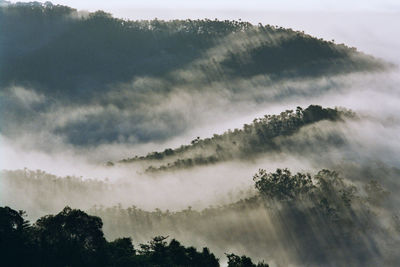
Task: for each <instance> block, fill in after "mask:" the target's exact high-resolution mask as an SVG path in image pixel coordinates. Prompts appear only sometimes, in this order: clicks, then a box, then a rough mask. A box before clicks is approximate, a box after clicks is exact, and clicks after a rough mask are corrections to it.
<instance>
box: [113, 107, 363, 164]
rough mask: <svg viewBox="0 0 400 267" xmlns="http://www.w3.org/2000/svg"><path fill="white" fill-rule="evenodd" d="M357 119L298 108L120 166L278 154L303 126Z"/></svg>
mask: <svg viewBox="0 0 400 267" xmlns="http://www.w3.org/2000/svg"><path fill="white" fill-rule="evenodd" d="M354 116H355V115H354V114H353V113H352V112H350V111H345V110H338V109H330V108H322V107H321V106H317V105H310V106H309V107H307V108H306V109H304V110H303V109H302V108H301V107H298V108H297V109H296V111H295V112H294V111H293V110H286V111H284V112H282V113H281V114H280V115H265V116H264V118H260V119H255V120H254V121H253V123H251V124H245V125H244V127H243V129H235V130H234V131H232V130H228V131H227V132H225V133H223V134H221V135H218V134H214V136H213V137H212V138H206V139H200V138H199V137H197V138H196V139H194V140H193V141H192V142H191V144H190V145H182V146H181V147H179V148H177V149H170V148H167V149H165V150H164V151H162V152H152V153H149V154H148V155H147V156H141V157H139V156H135V157H133V158H128V159H123V160H121V161H119V163H135V162H141V163H144V164H146V165H148V167H147V169H146V171H148V172H156V171H166V170H177V169H183V168H190V167H194V166H197V165H207V164H215V163H217V162H222V161H227V160H233V159H240V160H249V159H252V158H256V157H257V156H258V155H260V154H261V153H266V152H276V151H279V150H280V149H281V147H280V146H279V144H278V143H277V142H275V141H276V138H279V137H287V136H292V135H294V134H295V133H297V132H298V131H299V130H300V129H301V128H302V127H305V126H307V125H311V124H314V123H317V122H319V121H323V120H329V121H339V120H342V119H343V118H345V117H354ZM152 164H154V165H152ZM108 165H110V166H112V165H114V163H112V162H108Z"/></svg>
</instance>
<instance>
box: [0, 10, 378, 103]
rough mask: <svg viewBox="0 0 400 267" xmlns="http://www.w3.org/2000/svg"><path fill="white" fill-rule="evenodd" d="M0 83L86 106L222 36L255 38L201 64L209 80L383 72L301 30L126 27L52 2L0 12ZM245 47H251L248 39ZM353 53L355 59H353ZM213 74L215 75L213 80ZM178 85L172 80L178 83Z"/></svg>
mask: <svg viewBox="0 0 400 267" xmlns="http://www.w3.org/2000/svg"><path fill="white" fill-rule="evenodd" d="M0 25H2V27H1V35H0V36H1V37H0V38H1V39H0V40H1V42H0V45H1V47H0V51H1V54H0V60H1V66H7V67H6V68H5V67H1V72H0V84H1V85H8V84H33V85H38V88H39V89H40V90H42V91H44V92H45V93H46V94H47V95H49V96H53V97H60V96H62V97H64V98H65V99H70V100H71V101H72V102H76V101H84V100H85V101H86V100H89V99H90V98H92V97H94V96H96V95H97V94H99V93H102V92H105V91H107V90H109V87H108V86H109V85H110V84H112V83H116V82H126V81H131V80H132V79H133V78H134V77H138V76H143V75H146V76H157V77H164V78H166V79H167V80H173V79H174V76H173V75H169V73H171V72H172V71H174V70H177V69H180V68H183V67H185V66H186V65H188V64H189V63H191V62H194V60H196V59H198V58H201V57H202V56H203V55H204V52H205V51H207V50H208V49H209V48H212V47H214V46H216V45H218V44H220V43H221V42H222V40H223V38H225V37H227V36H229V35H232V34H237V35H239V34H241V36H240V38H248V39H249V40H250V39H251V38H253V39H254V36H256V37H257V38H255V39H257V40H258V41H257V42H256V43H261V44H260V45H256V46H254V45H252V44H251V43H249V44H248V45H246V46H245V49H244V50H243V51H240V52H239V53H237V52H235V51H234V50H233V48H231V49H230V52H229V53H228V56H227V58H226V59H224V60H222V61H215V60H214V61H213V64H211V65H210V64H208V65H201V66H199V68H200V69H201V70H202V71H204V72H205V73H206V75H207V77H208V79H209V81H212V80H215V79H220V78H221V77H222V78H226V77H248V76H254V75H258V74H269V75H272V76H277V77H280V76H288V75H291V76H293V75H296V74H298V75H302V76H305V75H311V76H316V75H321V74H324V73H335V72H348V71H357V70H368V69H375V68H379V67H382V66H381V64H380V63H378V62H377V61H374V59H372V58H367V57H366V56H360V54H358V53H357V52H356V51H355V49H350V48H348V47H346V46H344V45H335V44H334V43H332V42H327V41H323V40H320V39H316V38H312V37H311V36H309V35H306V34H304V33H302V32H295V31H293V30H290V29H283V28H277V27H272V26H269V25H267V26H263V25H259V26H253V25H251V24H250V23H247V22H240V21H228V20H226V21H218V20H208V19H205V20H173V21H169V22H166V21H161V20H157V19H155V20H152V21H127V20H122V19H117V18H113V17H112V16H111V15H110V14H108V13H105V12H103V11H97V12H94V13H90V14H87V15H82V14H80V13H78V12H77V10H75V9H72V8H69V7H66V6H61V5H52V4H51V3H46V4H40V3H27V4H21V3H20V4H9V5H4V6H1V7H0ZM249 42H250V41H249ZM352 55H359V57H358V58H355V57H353V56H352ZM216 74H218V75H217V76H216ZM175 82H176V81H175Z"/></svg>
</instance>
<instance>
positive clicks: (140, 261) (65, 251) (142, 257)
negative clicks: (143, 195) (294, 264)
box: [0, 207, 268, 267]
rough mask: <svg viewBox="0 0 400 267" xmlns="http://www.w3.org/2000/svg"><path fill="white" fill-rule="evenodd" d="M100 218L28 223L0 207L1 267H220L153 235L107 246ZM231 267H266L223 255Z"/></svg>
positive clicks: (76, 215)
mask: <svg viewBox="0 0 400 267" xmlns="http://www.w3.org/2000/svg"><path fill="white" fill-rule="evenodd" d="M102 225H103V223H102V221H101V219H100V218H98V217H95V216H90V215H88V214H86V213H85V212H83V211H81V210H74V209H71V208H69V207H66V208H64V209H63V210H62V211H61V212H60V213H58V214H57V215H47V216H44V217H42V218H40V219H38V220H37V221H36V223H35V224H33V225H31V224H30V223H29V222H28V221H26V220H25V219H24V212H23V211H16V210H13V209H11V208H9V207H0V255H1V264H2V265H4V266H9V267H12V266H42V267H45V266H51V267H55V266H60V267H61V266H62V267H64V266H71V267H77V266H110V267H122V266H126V267H127V266H160V267H161V266H165V267H167V266H168V267H170V266H176V267H178V266H182V267H183V266H199V267H203V266H210V267H212V266H219V262H218V259H217V258H216V257H215V256H214V254H212V253H211V252H210V251H209V250H208V248H203V250H202V251H201V252H198V251H197V250H196V249H195V248H193V247H184V246H182V245H181V244H180V243H179V242H178V241H177V240H175V239H172V240H171V241H170V242H169V243H167V242H166V241H165V240H166V239H167V237H163V236H157V237H154V238H153V239H152V240H151V241H150V242H148V243H147V244H140V246H139V247H140V249H139V250H136V249H135V248H134V246H133V244H132V240H131V238H126V237H125V238H118V239H116V240H114V241H112V242H108V241H107V240H106V239H105V238H104V235H103V231H102ZM227 256H228V266H231V267H242V266H243V267H252V266H254V267H256V266H259V267H267V266H268V265H267V264H264V263H259V264H257V265H255V264H253V262H252V261H251V259H250V258H248V257H246V256H242V257H239V256H237V255H235V254H227Z"/></svg>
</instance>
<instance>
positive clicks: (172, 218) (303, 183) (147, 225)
mask: <svg viewBox="0 0 400 267" xmlns="http://www.w3.org/2000/svg"><path fill="white" fill-rule="evenodd" d="M254 181H255V187H256V188H257V190H258V194H257V195H255V196H254V197H251V198H248V199H243V200H241V201H239V202H236V203H233V204H230V205H225V206H220V207H210V208H208V209H205V210H202V211H196V210H193V209H191V208H190V207H189V208H188V209H186V210H182V211H178V212H170V211H164V212H163V211H160V210H156V211H153V212H148V211H144V210H141V209H138V208H137V207H134V206H133V207H130V208H127V209H123V208H121V207H118V206H117V207H113V208H104V207H96V208H93V209H91V210H90V212H91V213H93V214H96V215H98V216H101V217H102V218H104V220H105V222H106V231H107V232H108V233H110V234H111V236H115V235H117V234H129V233H142V234H143V235H142V236H141V237H140V238H144V237H146V236H147V235H148V234H147V235H146V234H145V233H159V234H165V233H168V234H171V235H173V236H174V237H179V238H183V239H184V238H185V236H188V235H189V236H191V238H190V240H198V241H197V242H199V240H201V242H206V243H208V244H212V245H211V249H212V250H213V251H215V252H217V254H218V253H221V252H223V250H224V249H225V248H227V247H232V248H236V249H237V250H238V251H239V253H240V251H242V250H243V249H241V248H246V250H247V251H251V255H252V257H259V258H262V257H264V258H274V259H275V260H276V261H278V262H279V264H278V266H285V265H289V263H292V264H293V262H295V263H296V264H298V265H310V266H328V265H329V266H349V265H351V266H382V265H385V266H387V265H392V264H393V263H394V262H397V260H398V256H396V255H397V254H396V253H397V252H396V247H398V245H399V244H400V243H399V242H400V239H399V238H398V236H399V232H398V231H399V230H400V220H399V217H398V216H397V215H396V213H393V211H390V210H386V204H387V201H388V198H389V197H390V193H389V192H388V191H387V190H386V189H385V188H384V187H382V186H381V185H380V183H379V182H377V181H376V180H371V181H369V182H364V183H358V184H354V183H351V182H349V181H348V180H347V179H344V178H342V177H341V176H340V175H339V174H338V173H336V172H334V171H329V170H321V171H319V172H318V173H317V174H315V175H310V174H307V173H296V174H292V173H291V172H290V171H289V170H287V169H283V170H282V169H278V170H277V171H276V172H274V173H268V172H266V171H265V170H260V171H259V172H258V173H257V174H256V175H255V176H254ZM201 242H199V243H201ZM282 248H284V250H285V253H284V254H283V255H282V254H280V253H282V251H280V249H282Z"/></svg>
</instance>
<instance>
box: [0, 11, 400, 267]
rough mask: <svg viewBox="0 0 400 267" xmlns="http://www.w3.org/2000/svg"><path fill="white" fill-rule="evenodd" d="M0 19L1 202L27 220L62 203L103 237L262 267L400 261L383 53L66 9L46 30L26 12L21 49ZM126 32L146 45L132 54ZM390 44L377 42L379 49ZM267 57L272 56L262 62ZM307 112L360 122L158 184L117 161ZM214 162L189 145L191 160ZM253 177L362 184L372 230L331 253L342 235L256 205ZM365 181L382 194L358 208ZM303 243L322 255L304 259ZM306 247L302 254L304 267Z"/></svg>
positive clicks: (392, 75) (392, 102)
mask: <svg viewBox="0 0 400 267" xmlns="http://www.w3.org/2000/svg"><path fill="white" fill-rule="evenodd" d="M0 8H1V12H0V24H2V22H7V23H8V24H7V25H9V26H10V28H7V29H6V30H1V29H0V31H4V33H5V34H4V35H2V34H0V41H1V42H0V48H1V50H2V51H1V54H0V60H1V62H7V63H10V62H11V63H12V64H11V65H12V68H11V67H10V68H9V69H7V71H5V72H3V73H2V74H0V114H1V115H0V146H1V149H0V204H1V205H2V206H4V205H9V206H10V207H12V208H14V209H22V210H26V211H27V212H28V214H29V216H30V218H31V219H36V218H38V217H39V216H43V215H45V214H49V213H56V212H58V211H60V210H61V209H62V208H63V207H65V206H66V205H69V206H71V207H73V208H80V209H83V210H86V211H90V212H91V213H93V214H96V215H99V216H102V218H103V220H104V222H105V227H104V230H105V234H106V235H107V236H108V237H110V238H111V237H112V238H115V237H120V236H124V235H129V236H133V237H134V239H135V238H136V242H144V241H146V240H149V239H150V238H151V237H153V236H155V235H160V234H162V235H171V236H173V237H177V238H178V239H179V240H182V242H184V243H185V244H187V245H195V246H197V247H202V246H209V247H210V248H212V249H213V250H214V251H216V253H217V254H218V255H222V256H223V253H224V252H226V251H227V250H226V249H228V250H229V251H233V252H235V253H243V254H246V255H249V256H251V257H254V258H255V259H266V260H267V262H268V263H270V264H271V266H288V265H290V264H293V265H295V266H301V263H302V262H307V261H308V260H309V261H310V262H312V263H315V264H316V265H318V264H322V265H323V263H326V261H327V260H333V259H335V257H337V255H344V254H343V253H342V254H340V253H341V252H343V251H351V253H354V254H352V255H358V256H357V257H354V264H358V263H360V262H363V263H365V262H368V257H370V259H371V262H370V264H371V265H372V264H378V265H379V264H382V261H381V260H382V259H385V260H386V263H387V264H394V265H395V264H396V263H399V262H400V260H399V259H398V257H396V255H395V252H394V250H395V249H396V248H398V245H399V244H400V243H399V242H400V241H399V240H398V238H397V237H396V234H394V233H398V232H396V231H398V230H396V227H399V226H398V225H400V220H398V217H399V216H400V214H399V210H398V205H399V204H400V197H399V196H398V194H397V192H398V190H399V189H400V182H399V181H400V180H399V179H400V163H399V161H398V158H400V137H399V132H400V119H399V117H398V114H399V112H400V105H399V99H400V91H399V84H400V71H399V69H398V64H399V63H400V62H399V61H398V60H397V59H396V58H390V57H387V56H385V60H386V62H383V61H382V60H380V59H377V58H374V57H373V56H375V55H372V56H370V55H366V54H363V53H359V52H357V50H356V49H354V48H349V47H346V46H344V45H336V44H334V43H331V42H324V41H322V40H320V39H317V38H311V37H310V36H308V35H304V34H303V33H296V32H293V31H291V30H289V31H286V30H285V29H282V28H273V27H272V28H268V27H267V28H266V29H268V30H267V31H266V33H265V34H260V31H261V32H262V31H263V30H260V29H258V28H251V27H252V26H251V25H249V24H246V23H243V24H235V23H233V22H232V24H229V23H228V24H227V25H228V26H226V25H225V24H223V23H222V22H213V21H197V22H194V21H192V22H191V23H188V22H187V21H186V22H184V21H174V22H170V23H167V22H163V21H157V20H155V21H151V22H150V21H136V22H127V21H123V20H113V19H112V18H111V17H110V15H108V14H105V13H101V12H98V13H96V14H93V13H92V14H89V13H87V12H80V11H76V10H70V9H68V8H67V9H66V10H64V11H62V10H60V12H61V13H62V14H63V16H62V18H61V19H60V17H57V16H54V14H52V13H51V12H50V13H49V14H52V15H49V16H48V17H46V19H42V18H41V17H40V16H38V17H36V15H37V14H36V15H35V14H33V15H32V17H29V18H27V21H29V20H32V21H35V23H32V25H30V26H29V27H28V28H27V31H28V32H33V33H37V34H39V35H38V36H37V38H35V41H34V42H32V43H29V42H27V40H29V35H25V32H23V31H21V29H22V28H23V27H22V26H23V25H24V22H22V23H21V21H20V20H12V19H10V17H12V16H14V15H15V14H14V15H13V14H12V12H14V11H15V10H14V11H12V12H11V11H10V10H8V11H5V9H3V7H0ZM46 8H50V9H51V8H52V7H51V6H50V7H46ZM7 12H8V13H7ZM15 17H16V18H21V15H20V14H17V15H15ZM53 22H54V23H53ZM111 22H112V23H114V24H112V23H111ZM52 23H53V24H52ZM91 23H93V24H91ZM102 23H103V24H102ZM129 23H131V24H129ZM196 23H197V24H196ZM225 23H227V22H225ZM93 25H94V26H93ZM99 25H103V26H102V27H100V26H99ZM121 25H122V26H121ZM124 25H125V26H124ZM126 25H131V26H126ZM188 25H190V27H192V28H190V27H189V26H188ZM210 25H211V26H210ZM221 25H222V26H221ZM224 25H225V26H226V27H227V28H224V27H225V26H224ZM11 26H12V27H11ZM21 27H22V28H21ZM35 27H37V28H35ZM41 27H43V28H41ZM84 27H87V28H85V29H86V30H87V32H89V33H90V34H91V35H90V36H89V37H88V38H86V39H82V40H83V41H82V47H75V46H74V45H75V44H74V42H76V40H78V39H79V38H78V37H80V34H81V33H80V32H79V30H76V29H83V28H84ZM125 27H126V28H125ZM157 27H159V28H157ZM185 27H188V28H185ZM207 27H209V28H207ZM248 27H250V30H248ZM388 27H393V26H390V25H388ZM116 29H117V30H116ZM154 29H156V30H154ZM157 29H158V30H157ZM160 29H162V30H160ZM244 29H245V30H244ZM97 30H99V32H97ZM207 30H210V32H211V33H207ZM103 31H104V32H103ZM125 31H126V32H129V34H131V35H132V36H133V34H138V35H137V36H140V38H142V39H140V38H139V37H137V38H139V41H137V42H136V39H135V38H136V37H135V38H131V39H130V37H129V36H131V35H129V34H127V35H125V33H126V32H125ZM153 31H154V32H153ZM163 31H165V32H163ZM204 32H205V33H204ZM104 33H106V34H104ZM114 33H115V35H113V34H114ZM208 34H209V35H208ZM199 35H200V37H199ZM99 36H100V37H99ZM104 36H106V37H104ZM204 36H208V37H204ZM95 37H96V38H98V39H96V38H95ZM203 37H204V39H203ZM124 38H126V39H124ZM157 38H159V39H157ZM196 38H197V39H196ZM360 38H361V39H362V37H360ZM393 38H395V37H393ZM91 40H96V41H98V43H96V42H94V43H91ZM116 40H118V42H117V41H116ZM121 40H125V41H126V43H124V42H122V41H121ZM160 40H161V41H160ZM176 40H178V41H176ZM391 41H392V40H382V42H386V43H387V44H388V46H387V47H391V46H390V44H391ZM147 42H148V43H147ZM89 44H90V46H89ZM127 44H131V45H134V49H136V50H134V49H132V48H131V47H129V45H127ZM182 44H183V45H182ZM179 45H181V47H180V46H179ZM292 46H293V47H295V48H293V47H292ZM71 47H72V48H71ZM85 47H86V48H85ZM88 47H91V48H92V51H95V52H93V54H91V51H89V50H90V49H88ZM110 47H111V49H110ZM310 47H312V48H310ZM73 48H74V49H75V48H76V50H68V49H73ZM292 48H293V49H294V50H291V49H292ZM394 48H395V50H396V51H393V55H397V54H398V51H397V47H394ZM58 49H59V50H58ZM62 49H66V50H65V51H67V52H65V53H63V52H61V51H62ZM85 49H86V50H85ZM107 49H109V50H107ZM124 49H126V50H124ZM285 49H286V50H285ZM372 50H373V49H372ZM4 51H7V53H4ZM76 51H79V53H81V54H79V53H78V54H74V52H76ZM99 51H108V52H107V53H103V54H102V53H98V52H99ZM121 51H125V52H126V53H125V54H124V53H122V52H121ZM265 51H267V52H268V53H270V52H271V51H272V52H273V53H276V54H277V55H279V56H277V57H276V58H274V57H271V58H268V56H266V55H268V53H267V52H265ZM285 51H288V52H285ZM298 51H300V52H301V53H299V52H298ZM316 51H319V53H321V54H320V56H315V54H318V53H317V52H316ZM68 53H71V54H68ZM390 53H391V52H390V51H387V52H386V53H385V55H387V54H390ZM396 53H397V54H396ZM299 54H301V56H297V55H299ZM54 55H55V57H52V56H54ZM71 55H73V57H72V56H71ZM87 55H90V56H89V57H87ZM310 55H311V56H310ZM303 56H304V57H305V58H306V59H307V58H309V56H310V57H315V58H313V59H312V60H311V59H310V60H309V61H307V60H305V59H304V58H302V57H303ZM17 59H18V60H17ZM44 59H45V60H44ZM267 59H270V61H268V60H267ZM281 59H285V60H286V61H287V62H291V63H287V62H286V61H285V60H281ZM274 60H275V61H274ZM291 60H293V61H291ZM281 61H282V62H286V63H282V62H281ZM41 62H42V63H43V64H41ZM265 62H273V64H270V65H268V64H264V63H265ZM304 62H306V63H304ZM45 63H46V64H45ZM11 65H10V66H11ZM42 65H43V66H42ZM58 68H59V69H58ZM278 70H279V71H278ZM309 105H321V106H322V107H327V108H335V107H338V108H339V110H351V111H352V112H354V114H355V116H354V117H346V118H343V119H341V120H336V121H333V120H322V121H318V122H315V123H311V124H309V125H305V126H302V127H300V128H299V129H298V130H297V131H295V132H294V133H292V134H290V135H282V136H276V137H274V138H273V140H271V144H273V146H274V148H275V149H271V150H269V151H263V152H262V153H258V154H256V153H254V154H253V153H252V152H251V151H250V152H249V155H248V157H246V158H240V159H239V158H238V157H232V158H230V159H229V160H225V161H221V162H216V163H211V164H204V165H195V166H193V167H191V168H182V169H179V168H177V169H174V170H167V171H160V172H154V173H150V172H146V170H147V169H148V167H149V166H153V165H154V166H156V167H159V166H162V165H165V164H168V163H171V162H172V160H169V159H162V160H148V159H145V160H142V161H139V160H137V161H132V162H129V163H121V162H120V160H122V159H127V158H133V157H135V156H145V155H147V154H148V153H151V152H154V151H158V152H162V151H164V150H165V149H168V148H172V149H176V148H179V147H181V146H182V145H189V144H190V142H191V141H192V140H194V141H195V140H196V138H197V137H200V138H202V139H204V138H213V135H214V134H222V133H224V132H226V131H228V129H230V130H234V129H237V128H242V127H243V125H244V124H250V123H252V121H253V120H254V119H255V118H262V117H263V116H264V115H267V114H280V113H281V112H284V111H285V110H296V107H298V106H300V107H303V108H306V107H308V106H309ZM209 152H210V151H206V150H201V149H200V150H198V151H196V152H195V153H194V152H193V155H195V156H196V155H207V156H208V155H209V154H210V153H209ZM193 155H191V156H193ZM186 156H187V155H185V157H186ZM176 159H179V156H176V158H174V160H176ZM107 162H113V164H114V165H113V166H109V165H112V164H107ZM260 168H263V169H265V170H266V171H267V172H274V171H275V170H276V169H277V168H281V169H284V168H289V169H290V170H291V171H292V172H293V173H295V172H305V173H313V174H315V173H317V172H318V171H319V170H322V169H330V170H333V171H337V172H338V173H339V174H340V176H341V177H344V179H345V182H346V183H347V184H349V185H351V186H355V187H357V188H360V189H359V191H358V193H359V195H358V198H356V199H357V200H355V203H356V204H355V206H353V208H354V209H353V211H354V214H355V215H354V217H352V219H354V222H355V225H357V226H360V225H363V223H364V222H365V221H368V220H370V221H371V223H373V226H372V228H373V229H375V230H376V231H377V232H376V233H375V232H374V234H371V235H368V234H365V233H364V232H362V234H361V237H358V238H361V239H359V241H360V246H359V247H356V246H352V245H349V244H350V243H349V244H344V243H341V241H340V240H339V241H337V242H336V243H335V244H334V246H336V247H335V249H337V250H335V249H332V250H330V247H329V240H330V238H336V237H337V236H340V234H341V233H339V232H340V231H339V230H338V229H336V228H335V229H325V228H323V227H321V223H322V224H323V223H324V222H325V221H324V220H325V218H322V217H318V218H313V217H312V216H311V214H312V212H311V211H312V209H311V208H310V206H309V203H306V204H304V205H303V204H301V205H299V206H296V207H288V206H285V204H281V203H272V204H271V203H270V204H271V206H270V207H269V208H271V207H272V208H271V209H266V208H265V207H264V206H262V205H261V204H260V203H261V202H257V203H258V204H257V205H252V204H251V203H252V202H251V200H252V199H253V200H254V197H256V198H257V196H258V192H257V190H256V189H255V187H254V181H253V179H252V178H253V176H254V174H255V173H257V171H258V170H259V169H260ZM372 180H374V181H375V180H376V181H378V182H379V184H381V185H382V186H383V188H385V190H388V192H391V193H390V197H389V198H387V200H386V202H384V203H383V204H382V206H374V205H370V206H368V205H369V204H368V205H367V207H368V208H367V209H365V207H364V206H363V205H365V203H366V202H365V201H364V202H363V201H361V199H363V198H364V197H365V196H366V192H365V189H362V188H364V186H365V184H367V183H368V182H370V181H372ZM243 201H244V202H245V203H246V205H244V204H243V203H244V202H243ZM241 203H242V204H243V205H242V204H241ZM253 204H254V203H253ZM236 205H237V206H236ZM241 205H242V206H241ZM133 206H134V208H133ZM188 207H190V208H188ZM235 207H236V208H235ZM238 207H239V208H238ZM297 208H298V210H296V209H297ZM159 209H161V210H159ZM132 210H134V212H133V211H132ZM132 212H133V213H132ZM296 212H298V213H296ZM302 212H303V213H302ZM369 212H370V213H369ZM132 214H135V215H134V216H133V215H132ZM301 214H303V215H304V218H307V219H305V221H303V220H302V219H301V216H300V215H301ZM371 214H372V215H373V216H374V217H368V216H372V215H371ZM297 215H298V217H297ZM132 216H133V217H132ZM135 216H136V217H135ZM179 216H183V217H182V218H183V219H182V218H181V219H180V217H179ZM132 218H133V219H132ZM143 218H147V220H148V221H145V222H144V221H140V220H142V219H143ZM149 218H150V219H149ZM366 218H367V219H366ZM371 218H372V219H371ZM396 218H397V219H396ZM128 219H129V220H128ZM131 219H132V221H131ZM135 220H137V221H136V223H135ZM143 220H144V219H143ZM307 220H308V221H307ZM139 222H141V223H139ZM302 223H304V224H306V225H307V224H308V225H309V227H308V228H307V227H306V228H304V229H307V231H308V233H314V235H313V237H312V238H311V239H310V240H308V239H306V238H304V239H302V237H301V236H300V235H298V233H299V231H300V230H299V229H300V228H301V227H300V226H302ZM396 223H398V225H397V226H396ZM117 225H118V226H117ZM193 225H195V226H193ZM299 225H300V226H299ZM303 226H304V225H303ZM196 227H197V228H196ZM296 227H300V228H299V229H298V228H296ZM304 227H305V226H304ZM332 227H333V226H332ZM377 229H378V230H377ZM399 229H400V228H399ZM330 230H331V231H330ZM232 232H234V233H235V235H234V236H232V235H231V233H232ZM300 232H301V231H300ZM319 233H320V235H319ZM336 234H337V236H336ZM310 235H311V234H310ZM390 238H394V239H393V240H392V239H390ZM396 238H397V239H396ZM389 239H390V240H391V241H393V243H392V246H390V244H389V243H388V242H386V240H389ZM347 241H348V240H347V239H346V242H347ZM313 242H317V243H318V242H320V243H319V244H320V245H321V247H324V249H323V250H321V251H314V250H313V249H315V248H312V247H310V244H311V243H313ZM343 242H344V241H343ZM349 242H350V241H349ZM346 246H348V247H346ZM306 248H309V249H310V250H312V251H313V254H312V255H313V257H312V256H310V257H309V258H307V257H305V256H304V255H306V254H307V253H308V252H309V251H307V250H306ZM344 248H347V249H348V250H346V249H344ZM358 248H360V250H357V249H358ZM328 251H329V253H328ZM325 252H326V255H323V254H324V253H325ZM348 253H350V252H348ZM363 253H364V254H363ZM360 255H361V256H360ZM362 255H364V256H365V255H367V256H365V257H366V258H363V256H362ZM350 256H351V255H344V256H343V258H340V259H339V258H338V259H337V264H338V265H337V266H340V264H342V266H346V265H345V264H346V258H349V257H350Z"/></svg>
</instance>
